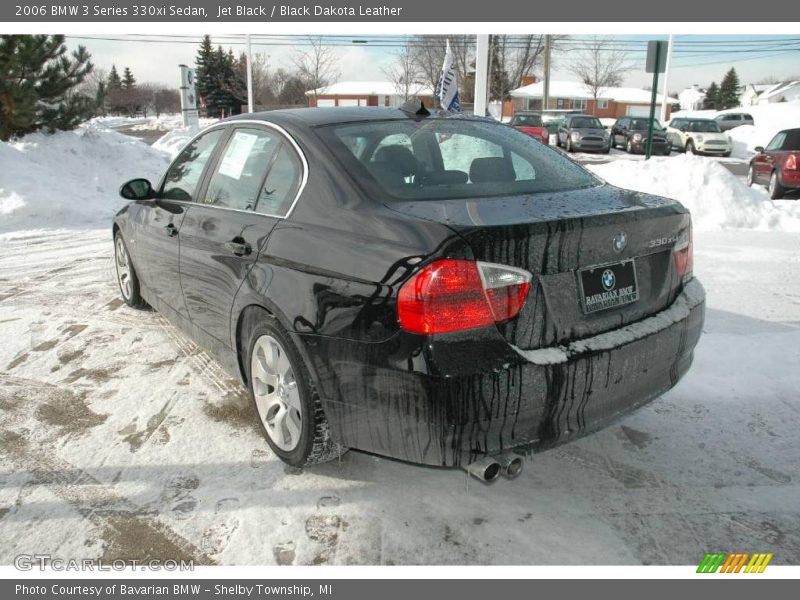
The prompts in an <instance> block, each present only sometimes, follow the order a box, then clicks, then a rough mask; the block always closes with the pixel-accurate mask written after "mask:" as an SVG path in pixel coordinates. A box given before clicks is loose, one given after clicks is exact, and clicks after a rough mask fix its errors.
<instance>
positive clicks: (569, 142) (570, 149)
mask: <svg viewBox="0 0 800 600" xmlns="http://www.w3.org/2000/svg"><path fill="white" fill-rule="evenodd" d="M566 150H567V152H574V151H575V149H574V148H573V147H572V138H569V137H568V138H567V141H566Z"/></svg>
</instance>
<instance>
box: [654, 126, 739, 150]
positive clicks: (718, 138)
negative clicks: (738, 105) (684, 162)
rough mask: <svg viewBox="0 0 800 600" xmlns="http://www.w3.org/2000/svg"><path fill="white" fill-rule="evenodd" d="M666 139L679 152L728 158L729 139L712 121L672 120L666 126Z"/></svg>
mask: <svg viewBox="0 0 800 600" xmlns="http://www.w3.org/2000/svg"><path fill="white" fill-rule="evenodd" d="M667 139H669V141H670V142H671V143H672V147H673V148H675V149H677V150H678V151H680V152H691V153H692V154H713V155H715V156H730V155H731V150H733V143H732V142H731V138H730V136H729V135H727V134H726V133H723V132H722V130H721V129H720V128H719V123H717V122H716V121H714V120H713V119H684V118H678V119H672V121H670V122H669V124H668V125H667Z"/></svg>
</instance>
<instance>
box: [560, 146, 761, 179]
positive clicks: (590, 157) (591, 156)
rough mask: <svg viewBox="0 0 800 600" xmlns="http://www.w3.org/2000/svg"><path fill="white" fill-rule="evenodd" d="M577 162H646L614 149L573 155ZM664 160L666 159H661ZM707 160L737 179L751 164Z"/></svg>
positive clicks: (745, 161)
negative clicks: (604, 152) (714, 162)
mask: <svg viewBox="0 0 800 600" xmlns="http://www.w3.org/2000/svg"><path fill="white" fill-rule="evenodd" d="M680 155H681V153H680V152H674V151H673V152H672V154H670V156H680ZM571 156H572V157H573V158H574V159H575V160H576V161H577V162H579V163H580V164H582V165H602V164H605V163H609V162H612V161H615V160H644V155H643V154H628V153H627V152H625V151H624V150H619V149H617V148H612V149H611V152H609V153H608V154H601V153H589V152H576V153H575V154H572V155H571ZM660 158H664V157H660ZM702 158H705V159H707V160H713V161H716V162H718V163H719V164H721V165H722V166H723V167H725V168H726V169H728V170H729V171H730V172H731V173H733V174H734V175H736V176H737V177H744V176H745V175H747V167H748V165H749V164H750V163H749V161H748V160H745V159H743V158H733V157H728V158H725V157H722V156H703V157H702Z"/></svg>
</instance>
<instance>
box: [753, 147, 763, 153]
mask: <svg viewBox="0 0 800 600" xmlns="http://www.w3.org/2000/svg"><path fill="white" fill-rule="evenodd" d="M755 151H756V153H757V154H764V146H756V147H755Z"/></svg>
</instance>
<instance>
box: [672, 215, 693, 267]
mask: <svg viewBox="0 0 800 600" xmlns="http://www.w3.org/2000/svg"><path fill="white" fill-rule="evenodd" d="M672 254H673V256H674V257H675V270H676V271H677V272H678V275H681V276H682V277H683V278H684V279H689V278H691V276H692V269H693V267H694V244H693V243H692V228H691V227H689V228H688V229H686V230H685V231H684V232H683V234H681V237H680V239H679V240H678V242H677V243H676V244H675V248H674V250H673V252H672Z"/></svg>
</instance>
